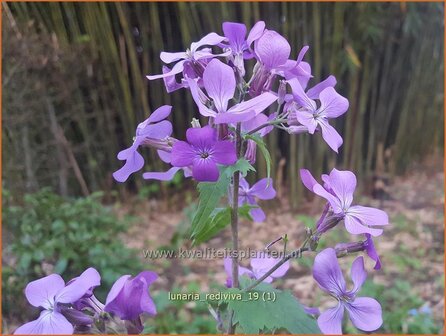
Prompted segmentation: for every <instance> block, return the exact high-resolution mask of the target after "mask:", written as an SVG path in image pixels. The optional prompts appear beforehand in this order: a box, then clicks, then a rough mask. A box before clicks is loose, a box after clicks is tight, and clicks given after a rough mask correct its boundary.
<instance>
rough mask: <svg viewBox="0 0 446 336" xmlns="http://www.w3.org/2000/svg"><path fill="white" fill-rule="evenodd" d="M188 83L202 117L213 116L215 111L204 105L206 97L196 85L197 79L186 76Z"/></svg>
mask: <svg viewBox="0 0 446 336" xmlns="http://www.w3.org/2000/svg"><path fill="white" fill-rule="evenodd" d="M186 81H187V83H188V85H189V89H190V93H191V95H192V98H193V99H194V101H195V104H197V106H198V110H199V111H200V114H201V115H202V116H204V117H215V116H216V115H217V113H216V112H215V111H213V110H211V109H209V108H207V107H206V105H205V103H204V101H205V100H206V99H207V98H206V97H205V95H204V93H203V92H202V91H201V89H200V88H199V87H198V84H197V81H196V80H195V79H192V78H186Z"/></svg>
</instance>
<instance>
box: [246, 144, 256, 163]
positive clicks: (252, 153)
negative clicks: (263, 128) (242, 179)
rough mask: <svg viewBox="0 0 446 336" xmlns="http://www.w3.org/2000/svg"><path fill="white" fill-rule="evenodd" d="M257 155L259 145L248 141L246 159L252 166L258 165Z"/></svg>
mask: <svg viewBox="0 0 446 336" xmlns="http://www.w3.org/2000/svg"><path fill="white" fill-rule="evenodd" d="M256 153H257V144H256V143H255V142H254V141H252V140H248V144H247V146H246V153H245V159H246V160H248V161H249V163H250V164H254V163H256Z"/></svg>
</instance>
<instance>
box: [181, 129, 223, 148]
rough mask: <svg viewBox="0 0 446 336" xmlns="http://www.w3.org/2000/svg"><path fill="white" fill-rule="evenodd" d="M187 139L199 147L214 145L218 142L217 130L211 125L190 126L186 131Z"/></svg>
mask: <svg viewBox="0 0 446 336" xmlns="http://www.w3.org/2000/svg"><path fill="white" fill-rule="evenodd" d="M186 138H187V141H188V142H189V143H190V144H191V145H194V146H197V147H198V148H205V147H212V146H214V144H215V143H216V142H217V130H216V129H215V128H212V127H210V126H205V127H202V128H193V127H192V128H189V129H188V130H187V131H186Z"/></svg>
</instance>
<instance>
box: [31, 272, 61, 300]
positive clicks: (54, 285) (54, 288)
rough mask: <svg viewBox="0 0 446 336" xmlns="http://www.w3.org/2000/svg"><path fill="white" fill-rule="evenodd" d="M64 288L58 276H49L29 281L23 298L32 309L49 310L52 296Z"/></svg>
mask: <svg viewBox="0 0 446 336" xmlns="http://www.w3.org/2000/svg"><path fill="white" fill-rule="evenodd" d="M64 287H65V281H64V280H63V279H62V277H61V276H60V275H59V274H51V275H48V276H46V277H44V278H41V279H38V280H34V281H31V282H30V283H29V284H28V285H27V286H26V288H25V296H26V299H27V300H28V302H29V303H30V304H31V305H33V306H34V307H43V308H45V309H49V308H51V306H52V304H53V302H54V296H55V295H56V294H57V292H59V291H60V290H61V289H62V288H64Z"/></svg>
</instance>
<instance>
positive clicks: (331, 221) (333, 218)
mask: <svg viewBox="0 0 446 336" xmlns="http://www.w3.org/2000/svg"><path fill="white" fill-rule="evenodd" d="M343 218H344V215H342V214H332V215H330V216H327V217H325V219H324V221H323V222H322V223H321V225H320V226H319V227H318V228H317V235H318V236H321V235H322V234H323V233H325V232H327V231H328V230H330V229H332V228H334V227H335V226H336V225H338V223H339V222H340V221H341V220H342V219H343Z"/></svg>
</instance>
